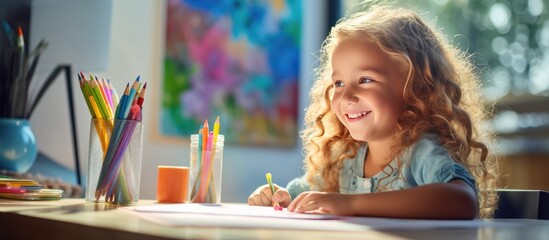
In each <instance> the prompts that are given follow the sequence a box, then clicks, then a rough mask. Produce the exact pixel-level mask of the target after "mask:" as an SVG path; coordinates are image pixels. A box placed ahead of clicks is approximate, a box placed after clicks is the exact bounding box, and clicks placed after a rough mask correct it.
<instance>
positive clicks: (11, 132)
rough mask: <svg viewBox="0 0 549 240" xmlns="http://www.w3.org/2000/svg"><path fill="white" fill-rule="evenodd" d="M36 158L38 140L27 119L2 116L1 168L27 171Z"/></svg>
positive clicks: (0, 134)
mask: <svg viewBox="0 0 549 240" xmlns="http://www.w3.org/2000/svg"><path fill="white" fill-rule="evenodd" d="M35 160H36V140H35V138H34V134H33V133H32V130H31V127H30V122H29V120H27V119H19V118H0V169H3V170H8V171H12V172H17V173H25V172H27V171H28V170H29V169H30V168H31V167H32V164H33V163H34V161H35Z"/></svg>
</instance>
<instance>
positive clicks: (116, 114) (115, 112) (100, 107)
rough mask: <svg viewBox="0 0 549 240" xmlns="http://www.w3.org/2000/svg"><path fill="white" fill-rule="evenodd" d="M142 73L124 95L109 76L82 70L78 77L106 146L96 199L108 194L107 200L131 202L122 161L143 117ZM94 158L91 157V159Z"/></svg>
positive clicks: (132, 198)
mask: <svg viewBox="0 0 549 240" xmlns="http://www.w3.org/2000/svg"><path fill="white" fill-rule="evenodd" d="M139 78H140V77H137V79H136V80H135V82H134V83H133V84H132V86H131V87H130V85H129V83H128V84H127V85H126V89H125V90H124V94H123V95H122V98H120V100H119V98H118V94H117V92H116V90H115V89H114V88H113V87H112V85H111V84H110V81H109V80H106V81H105V79H103V78H102V79H101V80H99V78H98V77H97V76H93V75H90V79H86V77H85V75H84V74H83V73H82V72H80V74H79V75H78V79H79V81H80V87H81V89H82V93H83V95H84V98H85V99H86V104H87V105H88V109H89V110H90V114H91V116H92V118H94V124H95V129H96V130H97V134H98V136H99V139H100V142H101V148H102V150H103V162H102V166H101V173H100V175H99V178H98V180H97V187H96V190H95V198H96V201H99V198H101V197H102V196H105V201H106V202H111V203H119V204H129V203H132V202H133V201H134V200H136V199H134V197H133V196H132V194H131V193H132V192H134V191H132V190H135V189H130V186H131V184H128V182H129V180H128V179H127V178H126V176H125V175H127V174H128V172H127V171H123V169H124V168H125V167H127V166H124V164H122V162H123V160H124V156H125V154H126V150H127V148H128V146H129V144H130V141H131V140H132V135H133V133H134V130H135V128H136V126H137V125H138V124H140V123H141V120H142V114H141V112H142V108H143V101H144V100H145V98H144V96H145V92H146V89H147V83H145V84H144V85H143V87H142V88H140V85H141V83H140V81H139ZM90 161H91V159H90Z"/></svg>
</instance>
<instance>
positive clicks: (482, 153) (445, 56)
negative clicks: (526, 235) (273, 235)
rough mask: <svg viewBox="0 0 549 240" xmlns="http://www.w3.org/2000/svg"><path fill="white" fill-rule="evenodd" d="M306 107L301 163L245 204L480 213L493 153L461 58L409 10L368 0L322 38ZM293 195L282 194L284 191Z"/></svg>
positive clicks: (490, 196) (489, 195)
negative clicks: (292, 174)
mask: <svg viewBox="0 0 549 240" xmlns="http://www.w3.org/2000/svg"><path fill="white" fill-rule="evenodd" d="M321 60H322V65H321V66H320V69H319V71H318V73H317V80H316V81H315V84H314V86H313V88H312V90H311V105H310V106H309V107H308V108H307V110H306V116H305V121H306V129H305V130H304V131H303V132H302V139H303V143H304V145H305V155H306V158H305V161H304V164H305V166H306V173H305V174H304V176H302V177H301V178H297V179H294V180H292V181H291V182H290V183H289V184H288V186H287V188H286V189H284V188H281V187H278V186H276V185H275V189H276V192H275V193H274V194H272V193H271V190H270V189H269V187H268V186H266V185H264V186H261V187H259V188H258V189H257V190H256V191H255V192H254V193H252V194H251V195H250V197H249V199H248V203H249V204H250V205H265V206H266V205H271V204H273V203H274V202H278V203H279V204H280V205H282V206H283V207H287V210H288V211H291V212H308V213H326V214H337V215H360V216H377V217H400V218H433V219H472V218H475V217H479V216H480V217H491V216H492V213H493V211H494V206H495V204H496V202H497V195H496V192H495V184H496V172H495V170H496V169H495V168H496V162H495V161H496V160H495V158H494V157H492V156H491V155H490V154H489V151H488V148H487V145H486V144H484V143H483V142H482V140H485V141H487V142H489V141H491V139H492V137H491V136H492V135H491V134H489V132H488V131H487V130H486V129H481V122H482V121H483V120H485V119H486V111H485V110H486V105H484V104H483V101H482V99H481V96H480V91H479V87H478V83H479V81H478V77H477V76H476V75H475V74H474V72H473V67H472V65H471V64H470V63H469V61H468V59H467V58H466V57H465V56H464V55H463V53H461V52H460V51H459V50H457V49H455V48H453V47H451V46H450V45H449V44H448V43H447V42H446V41H445V40H444V38H443V37H442V36H441V35H440V34H439V33H437V32H435V31H434V30H433V29H432V28H431V27H429V26H428V25H427V24H426V23H425V22H424V21H423V20H422V19H421V18H420V17H419V16H418V15H417V14H416V13H414V12H412V11H409V10H403V9H390V8H388V7H383V6H378V7H373V8H372V9H370V11H368V12H364V13H359V14H355V15H353V16H351V17H350V18H348V19H345V20H343V21H340V22H339V23H338V24H337V25H336V26H335V27H333V28H332V30H331V32H330V35H329V37H328V39H327V40H326V41H325V43H324V45H323V52H322V55H321ZM292 199H293V201H292Z"/></svg>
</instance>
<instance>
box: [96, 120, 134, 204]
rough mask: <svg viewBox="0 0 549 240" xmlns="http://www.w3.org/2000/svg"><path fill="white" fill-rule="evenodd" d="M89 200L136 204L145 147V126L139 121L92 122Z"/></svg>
mask: <svg viewBox="0 0 549 240" xmlns="http://www.w3.org/2000/svg"><path fill="white" fill-rule="evenodd" d="M89 144H90V147H89V154H88V176H87V183H86V201H88V202H95V203H100V202H106V203H114V204H120V205H132V204H136V203H137V201H138V200H139V180H140V175H141V158H142V147H143V124H142V122H141V121H137V120H122V119H115V120H113V119H92V120H91V124H90V142H89Z"/></svg>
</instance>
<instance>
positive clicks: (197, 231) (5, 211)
mask: <svg viewBox="0 0 549 240" xmlns="http://www.w3.org/2000/svg"><path fill="white" fill-rule="evenodd" d="M151 204H154V201H152V200H140V201H139V205H151ZM317 221H323V220H317ZM481 223H482V224H479V225H478V226H476V227H467V228H438V229H425V228H420V229H385V230H380V229H377V230H375V229H369V230H361V231H326V230H317V231H314V230H290V229H272V228H241V227H226V226H216V225H212V226H177V227H173V226H168V225H163V224H157V223H153V222H151V221H148V220H145V219H143V218H141V217H138V216H137V215H136V214H134V213H132V212H130V211H128V210H123V209H119V208H117V207H116V206H112V205H107V204H90V203H85V202H84V200H83V199H63V200H60V201H44V202H27V201H25V202H23V201H11V200H0V234H1V235H0V236H1V238H2V239H40V240H45V239H48V240H49V239H77V240H85V239H105V240H106V239H109V240H110V239H136V240H140V239H278V240H279V239H307V240H309V239H410V238H413V239H513V240H515V239H519V240H525V239H547V236H549V221H548V220H528V219H499V220H486V221H481ZM494 223H496V224H494ZM498 223H501V226H508V225H513V227H498Z"/></svg>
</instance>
